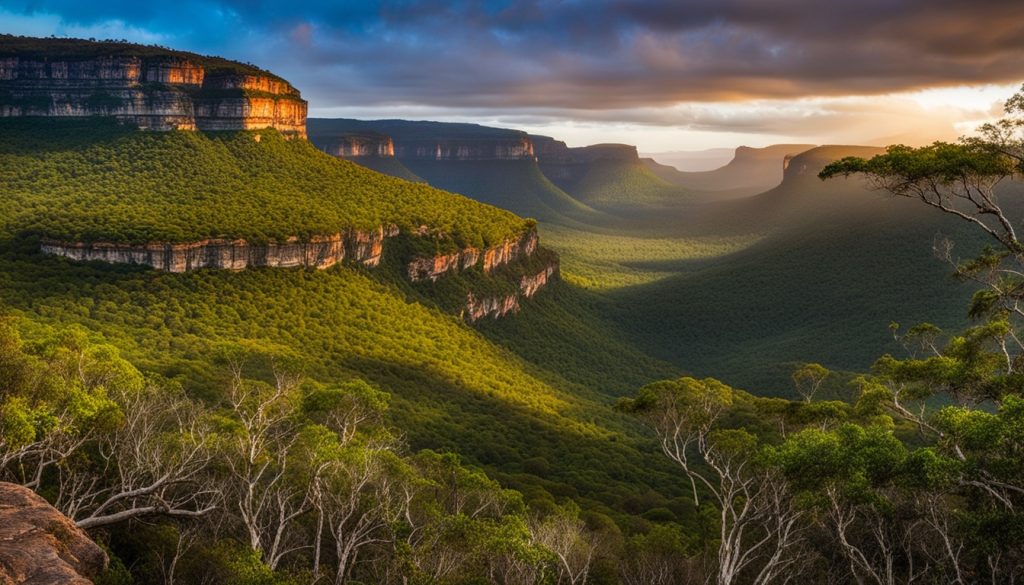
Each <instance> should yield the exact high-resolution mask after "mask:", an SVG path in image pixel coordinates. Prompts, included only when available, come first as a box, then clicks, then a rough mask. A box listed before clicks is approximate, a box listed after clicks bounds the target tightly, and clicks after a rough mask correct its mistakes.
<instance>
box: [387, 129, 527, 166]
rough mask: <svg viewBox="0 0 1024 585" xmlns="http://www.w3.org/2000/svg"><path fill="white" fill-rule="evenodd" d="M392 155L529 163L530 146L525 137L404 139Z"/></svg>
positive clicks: (447, 159) (405, 157) (411, 158)
mask: <svg viewBox="0 0 1024 585" xmlns="http://www.w3.org/2000/svg"><path fill="white" fill-rule="evenodd" d="M395 156H397V157H398V158H399V159H410V160H439V161H482V160H524V159H525V160H529V159H532V158H533V156H534V155H533V144H532V143H531V142H530V140H529V138H527V137H526V136H525V135H523V136H517V137H511V138H477V139H473V138H449V139H437V140H434V139H421V140H404V141H401V142H398V143H397V144H396V146H395Z"/></svg>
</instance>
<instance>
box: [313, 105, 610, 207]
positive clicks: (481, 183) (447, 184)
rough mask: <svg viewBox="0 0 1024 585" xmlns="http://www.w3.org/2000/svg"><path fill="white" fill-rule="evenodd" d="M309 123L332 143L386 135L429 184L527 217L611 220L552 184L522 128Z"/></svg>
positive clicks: (316, 137)
mask: <svg viewBox="0 0 1024 585" xmlns="http://www.w3.org/2000/svg"><path fill="white" fill-rule="evenodd" d="M309 128H310V135H311V136H312V140H313V142H314V143H317V144H319V145H322V146H324V147H327V148H328V149H329V147H330V145H331V143H332V142H334V141H337V140H338V138H339V137H341V136H346V135H351V134H353V133H367V132H373V133H379V134H382V135H386V136H388V137H389V138H390V139H391V140H392V141H393V144H394V147H393V148H394V154H395V158H396V159H398V161H399V162H400V163H401V164H402V165H403V166H405V167H406V168H408V169H409V170H410V171H411V172H412V173H413V174H414V175H416V176H417V177H422V178H423V179H424V180H426V181H427V182H428V183H429V184H430V185H432V186H434V187H437V188H440V189H445V190H447V191H452V192H455V193H461V194H463V195H466V196H468V197H471V198H473V199H476V200H478V201H482V202H484V203H487V204H490V205H495V206H498V207H501V208H503V209H508V210H510V211H513V212H515V213H517V214H519V215H522V216H524V217H532V218H535V219H539V220H542V221H549V222H555V223H560V224H564V225H580V224H601V223H606V222H608V221H610V218H608V217H607V216H605V215H604V214H601V213H600V212H597V211H595V210H594V209H591V208H590V207H588V206H586V205H584V204H583V203H581V202H579V201H577V200H575V199H573V198H572V197H570V196H569V195H568V194H566V193H565V192H564V191H562V190H561V189H559V188H558V187H556V186H555V185H554V184H552V183H551V181H549V180H548V179H547V178H546V177H545V176H544V175H543V173H541V172H540V170H539V168H538V166H537V162H536V160H535V158H534V150H533V148H534V147H533V143H532V141H531V140H530V138H529V137H528V136H527V134H526V133H524V132H520V131H518V130H506V129H503V128H490V127H487V126H480V125H477V124H458V123H448V122H414V121H406V120H350V119H323V118H313V119H310V121H309ZM328 152H330V150H328Z"/></svg>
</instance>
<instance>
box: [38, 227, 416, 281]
mask: <svg viewBox="0 0 1024 585" xmlns="http://www.w3.org/2000/svg"><path fill="white" fill-rule="evenodd" d="M397 233H398V230H397V228H395V227H394V226H386V227H380V228H377V229H376V230H371V231H360V230H346V231H344V232H341V233H337V234H334V235H330V236H319V237H313V238H310V239H309V241H299V240H298V238H290V239H289V240H288V241H285V242H280V243H278V242H272V243H267V244H250V243H249V242H246V241H245V240H221V239H210V240H200V241H198V242H186V243H167V242H150V243H148V244H139V245H134V244H119V243H111V242H89V243H85V242H57V241H45V242H43V244H42V247H41V250H42V252H43V253H44V254H53V255H55V256H63V257H65V258H71V259H72V260H79V261H92V260H98V261H101V262H109V263H112V264H142V265H145V266H151V267H153V268H156V269H157V270H165V271H167V272H190V271H192V270H199V269H201V268H218V269H223V270H243V269H245V268H250V267H260V266H269V267H273V268H290V267H296V266H304V267H309V268H328V267H330V266H334V265H335V264H337V263H338V262H341V261H342V260H345V259H349V260H352V261H355V262H359V263H361V264H363V265H364V266H376V265H377V264H379V263H380V259H381V254H382V253H383V251H384V239H385V238H388V237H392V236H395V235H397Z"/></svg>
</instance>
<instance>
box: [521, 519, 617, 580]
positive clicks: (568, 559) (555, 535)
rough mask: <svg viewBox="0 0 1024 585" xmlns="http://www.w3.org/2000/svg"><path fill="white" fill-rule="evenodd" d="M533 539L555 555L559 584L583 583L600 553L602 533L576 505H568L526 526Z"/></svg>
mask: <svg viewBox="0 0 1024 585" xmlns="http://www.w3.org/2000/svg"><path fill="white" fill-rule="evenodd" d="M530 532H531V534H532V535H533V539H534V540H535V541H536V542H537V543H539V544H540V545H541V546H543V547H544V548H546V549H547V550H548V551H550V553H551V554H552V555H554V558H555V561H556V562H555V567H556V575H557V582H558V584H559V585H562V584H567V585H583V584H584V583H586V582H587V577H588V575H590V571H591V569H592V568H593V566H594V561H595V560H596V559H597V557H598V556H599V555H600V554H601V553H602V552H603V549H604V539H603V537H602V535H601V534H600V533H599V532H597V531H595V530H592V529H590V528H589V527H588V526H587V523H586V522H584V521H583V520H582V519H581V518H580V517H579V508H578V507H576V506H575V505H569V506H568V507H564V508H561V509H559V510H558V511H556V512H555V513H554V514H551V515H549V516H547V517H546V518H543V519H539V520H536V521H535V522H534V523H533V524H531V526H530Z"/></svg>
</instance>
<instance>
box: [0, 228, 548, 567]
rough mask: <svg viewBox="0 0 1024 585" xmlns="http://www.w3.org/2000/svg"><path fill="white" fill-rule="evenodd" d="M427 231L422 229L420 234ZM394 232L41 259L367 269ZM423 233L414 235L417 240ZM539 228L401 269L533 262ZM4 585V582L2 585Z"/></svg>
mask: <svg viewBox="0 0 1024 585" xmlns="http://www.w3.org/2000/svg"><path fill="white" fill-rule="evenodd" d="M421 231H422V232H423V233H427V232H429V229H426V226H424V227H423V229H422V230H421ZM398 235H399V230H398V227H397V226H394V225H388V226H382V227H380V228H377V229H376V230H368V231H362V230H345V231H343V232H339V233H337V234H333V235H329V236H314V237H312V238H309V239H307V240H300V239H299V238H289V239H288V240H287V241H285V242H267V243H262V244H254V243H250V242H247V241H245V240H226V239H208V240H201V241H197V242H180V243H174V242H150V243H147V244H126V243H118V242H62V241H57V240H43V241H42V243H41V245H40V249H41V251H42V252H43V253H44V254H50V255H55V256H62V257H65V258H69V259H72V260H76V261H99V262H107V263H111V264H137V265H142V266H149V267H151V268H155V269H157V270H163V271H167V272H177V273H181V272H191V271H194V270H200V269H204V268H207V269H220V270H244V269H246V268H256V267H271V268H291V267H304V268H317V269H324V268H329V267H331V266H334V265H335V264H338V263H340V262H342V261H349V262H353V263H358V264H361V265H363V266H367V267H371V268H372V267H375V266H377V265H379V264H380V262H381V259H382V256H383V254H384V246H385V240H386V239H388V238H393V237H396V236H398ZM419 235H422V234H415V235H412V236H411V237H417V236H419ZM539 243H540V241H539V238H538V236H537V232H536V230H530V231H528V232H526V233H524V234H522V235H520V236H518V237H515V238H509V239H506V240H505V241H503V242H502V243H501V244H498V245H496V246H491V247H488V248H483V249H479V248H464V249H462V250H458V251H456V252H452V253H450V254H438V255H434V256H417V257H414V258H412V259H411V260H408V261H407V263H406V264H405V272H406V276H407V277H408V279H409V280H410V281H412V282H419V281H428V280H429V281H435V280H437V279H438V278H441V277H442V276H444V275H446V274H448V273H453V272H457V271H460V270H467V269H469V268H473V267H477V266H479V267H480V268H481V270H482V271H483V272H484V273H485V274H492V273H494V272H495V270H497V269H498V268H500V267H503V266H508V265H511V264H513V263H516V262H521V261H526V260H529V259H531V258H533V257H534V255H535V254H536V253H537V251H538V249H539ZM557 273H558V262H557V259H555V260H550V261H549V262H548V263H547V264H546V265H545V266H544V268H543V269H542V270H540V271H539V272H534V273H530V274H528V275H526V276H522V277H518V282H517V292H516V293H514V294H511V295H506V296H503V297H484V298H479V299H478V298H476V297H474V296H473V294H472V293H469V297H468V299H467V302H466V309H465V311H464V312H463V314H464V315H465V317H466V318H467V319H468V320H470V321H474V320H476V319H479V318H481V317H485V316H491V317H495V318H497V317H501V316H503V315H506V314H509V313H514V312H517V311H519V302H520V301H521V300H522V299H525V298H530V297H532V296H533V295H534V294H536V293H537V291H539V290H540V289H542V288H543V287H544V286H546V285H547V284H548V282H549V281H550V279H551V278H553V277H554V276H555V275H557ZM0 585H2V584H0Z"/></svg>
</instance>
